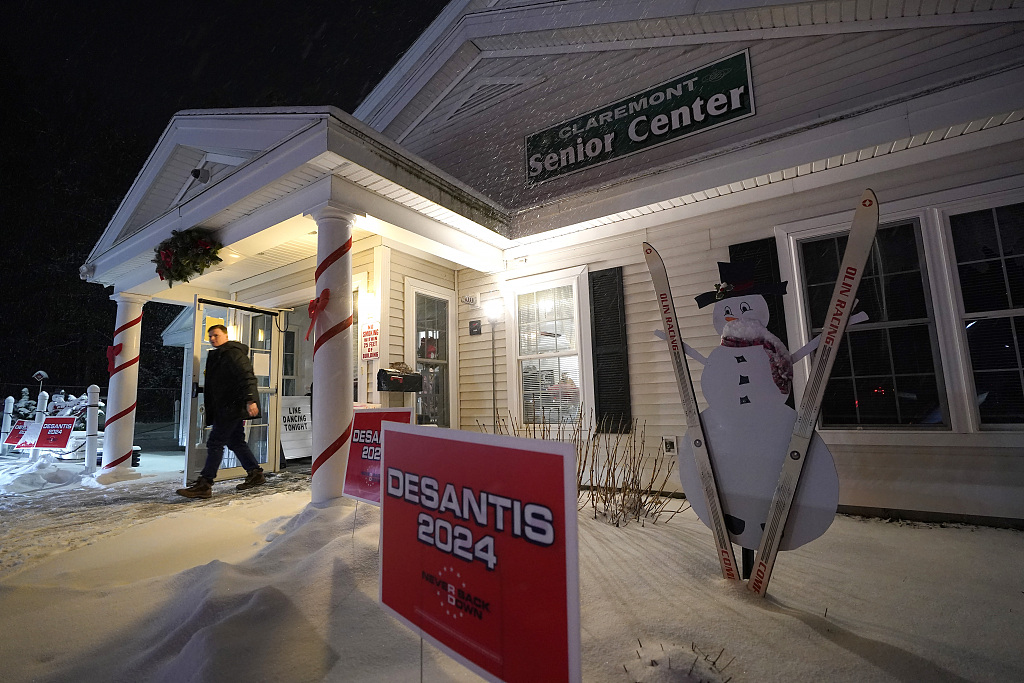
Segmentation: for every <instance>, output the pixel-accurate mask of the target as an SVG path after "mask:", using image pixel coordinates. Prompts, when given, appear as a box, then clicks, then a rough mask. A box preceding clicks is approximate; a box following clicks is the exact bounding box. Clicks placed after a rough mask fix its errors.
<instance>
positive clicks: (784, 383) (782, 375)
mask: <svg viewBox="0 0 1024 683" xmlns="http://www.w3.org/2000/svg"><path fill="white" fill-rule="evenodd" d="M731 325H732V323H726V329H725V330H724V331H723V334H722V346H731V347H744V346H760V347H762V348H764V350H765V353H767V354H768V361H769V362H770V363H771V366H772V380H773V381H774V382H775V386H777V387H778V388H779V391H781V392H782V393H783V394H788V393H789V392H790V391H791V390H792V388H793V359H792V358H791V357H790V355H789V350H788V349H787V348H786V345H785V344H783V343H782V341H781V340H780V339H779V338H778V337H776V336H775V335H774V334H772V333H771V332H769V331H768V330H766V329H764V328H763V327H761V326H760V325H758V326H757V327H758V328H760V329H759V330H758V334H757V336H755V337H750V338H745V337H738V336H734V335H731V334H729V332H730V331H732V330H730V329H729V328H730V326H731ZM744 327H747V328H748V329H749V326H744Z"/></svg>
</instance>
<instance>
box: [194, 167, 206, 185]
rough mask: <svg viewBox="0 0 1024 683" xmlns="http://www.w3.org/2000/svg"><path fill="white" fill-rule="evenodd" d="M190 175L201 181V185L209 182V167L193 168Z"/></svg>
mask: <svg viewBox="0 0 1024 683" xmlns="http://www.w3.org/2000/svg"><path fill="white" fill-rule="evenodd" d="M192 177H193V178H195V179H196V180H198V181H199V182H201V183H202V184H203V185H205V184H206V183H208V182H210V169H208V168H193V169H192Z"/></svg>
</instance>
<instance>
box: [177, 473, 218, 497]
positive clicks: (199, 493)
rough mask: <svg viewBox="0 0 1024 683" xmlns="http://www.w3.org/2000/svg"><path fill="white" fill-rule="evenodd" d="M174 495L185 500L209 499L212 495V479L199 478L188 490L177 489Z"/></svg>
mask: <svg viewBox="0 0 1024 683" xmlns="http://www.w3.org/2000/svg"><path fill="white" fill-rule="evenodd" d="M175 493H177V494H178V495H179V496H185V497H186V498H209V497H210V496H212V495H213V479H207V478H206V477H203V476H200V477H199V478H198V479H196V483H194V484H192V485H191V486H189V487H188V488H185V489H178V490H177V491H175Z"/></svg>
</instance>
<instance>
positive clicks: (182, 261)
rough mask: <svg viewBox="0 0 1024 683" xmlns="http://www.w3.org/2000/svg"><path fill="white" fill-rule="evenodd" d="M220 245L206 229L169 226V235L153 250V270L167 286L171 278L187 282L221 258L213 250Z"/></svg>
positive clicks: (172, 281)
mask: <svg viewBox="0 0 1024 683" xmlns="http://www.w3.org/2000/svg"><path fill="white" fill-rule="evenodd" d="M223 247H224V245H223V244H221V243H220V242H218V241H217V240H216V239H214V237H213V232H212V231H210V230H205V229H203V228H192V229H191V230H185V231H182V232H179V231H177V230H172V231H171V236H170V237H168V238H167V239H165V240H164V241H163V242H161V243H160V244H158V245H157V246H156V248H155V249H154V250H153V251H154V253H155V254H156V256H155V257H154V258H153V263H155V264H156V274H157V275H159V276H160V279H161V280H167V286H168V287H170V286H172V285H173V284H174V283H175V282H188V281H189V280H190V279H191V278H194V277H196V276H197V275H202V274H203V271H205V270H206V269H207V268H209V267H210V266H212V265H213V264H215V263H220V262H221V261H222V260H223V259H221V257H219V256H217V252H218V251H220V250H221V249H222V248H223Z"/></svg>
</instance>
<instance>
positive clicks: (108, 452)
mask: <svg viewBox="0 0 1024 683" xmlns="http://www.w3.org/2000/svg"><path fill="white" fill-rule="evenodd" d="M110 298H111V299H113V300H114V301H116V302H117V317H116V318H115V323H114V325H115V329H114V342H113V345H112V346H110V347H109V348H108V349H107V359H108V369H109V371H110V384H109V385H108V386H107V406H106V413H105V417H106V422H104V424H103V467H102V471H104V472H109V471H111V470H112V469H114V468H115V467H121V468H122V469H124V470H127V469H130V468H131V464H132V460H131V459H132V442H133V441H134V440H135V405H136V402H137V400H138V394H139V343H140V341H141V339H142V305H143V304H144V303H145V302H146V301H147V299H146V298H145V297H141V296H137V295H134V294H124V293H121V294H115V295H113V296H112V297H110Z"/></svg>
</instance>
